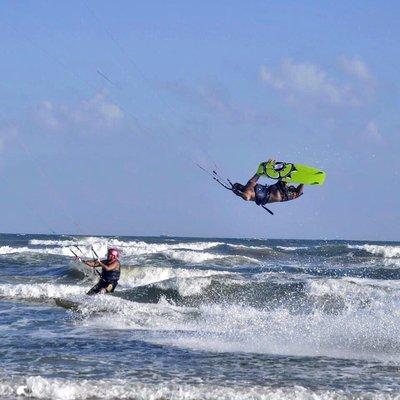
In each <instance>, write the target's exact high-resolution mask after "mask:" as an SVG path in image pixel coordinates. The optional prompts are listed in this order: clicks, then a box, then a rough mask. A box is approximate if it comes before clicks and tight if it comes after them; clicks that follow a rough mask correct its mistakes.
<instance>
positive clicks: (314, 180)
mask: <svg viewBox="0 0 400 400" xmlns="http://www.w3.org/2000/svg"><path fill="white" fill-rule="evenodd" d="M257 175H260V176H267V177H268V178H271V179H278V180H282V181H284V182H288V183H303V184H305V185H322V184H323V183H324V181H325V176H326V174H325V172H324V171H321V170H319V169H318V168H314V167H310V166H308V165H304V164H293V163H287V162H280V161H277V162H273V161H268V162H262V163H261V164H260V165H259V166H258V169H257Z"/></svg>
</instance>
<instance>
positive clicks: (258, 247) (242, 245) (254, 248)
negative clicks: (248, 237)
mask: <svg viewBox="0 0 400 400" xmlns="http://www.w3.org/2000/svg"><path fill="white" fill-rule="evenodd" d="M228 247H232V248H233V249H245V250H265V251H271V250H273V249H272V248H271V247H268V246H247V245H244V244H231V243H228Z"/></svg>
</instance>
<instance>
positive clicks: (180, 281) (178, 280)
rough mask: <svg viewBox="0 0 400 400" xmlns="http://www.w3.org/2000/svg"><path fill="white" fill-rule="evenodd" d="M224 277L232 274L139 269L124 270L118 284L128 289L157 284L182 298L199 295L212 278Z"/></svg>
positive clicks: (150, 268) (155, 268)
mask: <svg viewBox="0 0 400 400" xmlns="http://www.w3.org/2000/svg"><path fill="white" fill-rule="evenodd" d="M226 275H232V274H231V273H229V272H226V271H215V270H199V269H183V268H167V267H163V268H161V267H140V268H134V269H129V270H125V271H124V272H123V274H122V275H121V279H120V283H121V284H122V285H123V286H128V287H135V286H144V285H151V284H157V286H159V287H161V288H173V289H177V290H178V291H179V293H180V294H181V295H182V296H188V295H193V294H198V293H200V292H201V291H202V290H203V289H204V288H205V287H207V286H208V285H209V284H210V283H211V278H212V277H218V276H226ZM163 282H164V284H163Z"/></svg>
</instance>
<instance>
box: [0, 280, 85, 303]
mask: <svg viewBox="0 0 400 400" xmlns="http://www.w3.org/2000/svg"><path fill="white" fill-rule="evenodd" d="M83 293H85V288H84V287H82V286H78V285H57V284H51V283H35V284H16V285H11V284H1V285H0V296H1V297H7V298H15V299H48V298H56V297H67V296H70V295H81V294H83Z"/></svg>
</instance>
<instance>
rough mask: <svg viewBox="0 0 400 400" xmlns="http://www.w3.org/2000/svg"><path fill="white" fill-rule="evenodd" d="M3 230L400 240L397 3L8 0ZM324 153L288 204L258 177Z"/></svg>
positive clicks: (2, 93) (0, 174) (0, 150)
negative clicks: (240, 194) (233, 185)
mask: <svg viewBox="0 0 400 400" xmlns="http://www.w3.org/2000/svg"><path fill="white" fill-rule="evenodd" d="M0 13H1V15H2V17H3V18H2V19H1V22H0V30H1V36H0V40H1V48H2V62H1V63H0V74H1V78H2V79H1V82H0V102H1V107H0V178H1V181H2V185H1V187H0V193H1V200H0V207H1V210H2V216H1V229H0V231H3V232H32V233H36V232H43V233H49V232H50V230H54V231H55V232H65V233H83V234H124V235H158V234H164V233H167V234H172V235H188V236H234V237H263V238H264V237H265V238H285V237H287V238H327V239H371V240H398V239H399V236H398V232H399V229H398V221H399V219H400V218H399V217H400V212H399V209H398V204H399V197H400V196H399V195H400V190H399V186H398V185H399V169H400V161H399V157H398V156H399V150H400V135H399V129H400V121H399V119H400V118H399V115H398V107H399V83H398V82H399V72H398V71H399V70H400V69H399V46H398V38H399V37H400V32H399V31H400V28H399V24H398V18H399V14H400V5H399V4H398V3H397V2H390V1H387V2H384V3H380V2H377V1H376V2H371V1H359V2H358V1H355V2H351V4H349V2H345V1H338V2H314V1H307V2H294V1H293V2H292V1H286V2H268V1H253V2H249V3H245V2H239V1H237V2H236V1H229V2H228V1H220V2H211V1H204V2H197V3H196V2H184V1H173V2H162V1H153V2H131V1H115V2H105V1H70V2H52V1H3V2H1V4H0ZM269 156H274V157H275V158H277V159H279V160H283V161H294V162H300V163H306V164H310V165H313V166H318V167H320V168H322V169H324V170H326V172H327V181H326V184H325V185H324V186H322V187H307V188H306V190H305V195H304V196H303V197H302V198H300V199H299V200H296V201H294V202H290V203H284V204H276V205H271V209H273V210H274V211H275V215H274V216H270V215H269V214H267V213H265V211H264V210H262V209H261V208H259V207H257V206H255V205H254V204H250V203H246V202H244V201H242V200H240V199H239V198H236V197H234V196H232V195H231V194H230V193H228V192H225V191H224V190H222V189H220V188H219V187H218V186H216V185H215V184H214V183H213V182H212V181H211V180H210V179H209V177H207V176H206V175H205V174H203V173H202V171H200V170H198V169H197V168H196V166H195V165H194V163H195V162H200V163H202V164H204V165H205V166H212V165H213V163H217V164H218V166H219V168H220V169H221V171H222V172H223V173H224V174H225V175H228V176H229V177H231V179H233V180H238V181H241V182H245V181H246V180H247V178H249V177H250V176H251V175H252V174H253V172H254V171H255V170H256V168H257V165H258V163H259V162H260V161H263V160H265V159H266V158H267V157H269Z"/></svg>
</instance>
